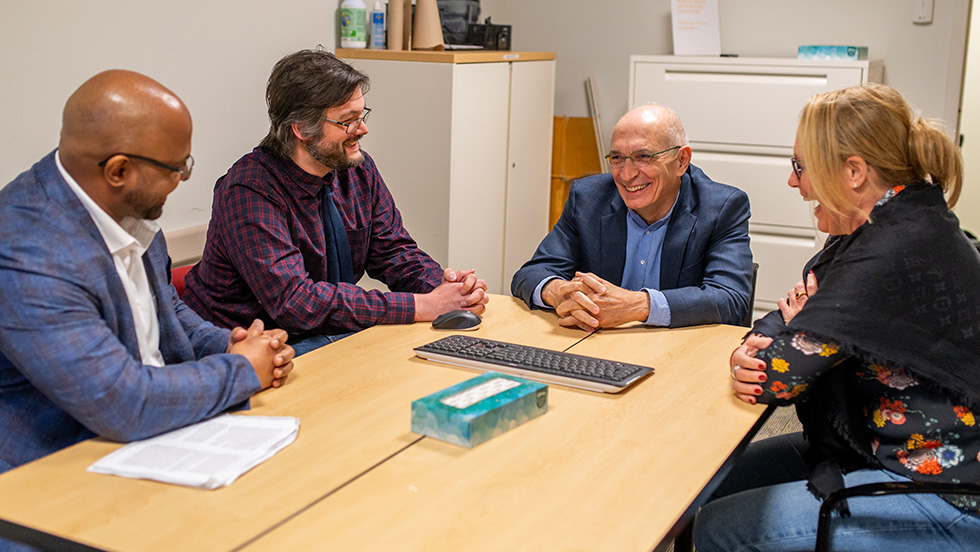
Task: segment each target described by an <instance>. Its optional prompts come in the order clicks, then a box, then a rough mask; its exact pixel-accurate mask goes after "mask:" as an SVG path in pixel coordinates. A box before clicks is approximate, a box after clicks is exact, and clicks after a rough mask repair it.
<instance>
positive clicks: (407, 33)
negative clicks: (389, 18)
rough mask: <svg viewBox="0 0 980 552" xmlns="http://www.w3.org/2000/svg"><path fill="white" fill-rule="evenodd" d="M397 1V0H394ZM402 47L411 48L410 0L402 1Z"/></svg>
mask: <svg viewBox="0 0 980 552" xmlns="http://www.w3.org/2000/svg"><path fill="white" fill-rule="evenodd" d="M394 1H395V2H397V1H398V0H394ZM402 6H403V7H402V12H403V16H402V21H403V22H404V24H403V25H402V48H404V49H406V50H411V49H412V0H405V1H404V2H403V3H402Z"/></svg>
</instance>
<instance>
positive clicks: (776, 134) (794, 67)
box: [630, 60, 866, 148]
mask: <svg viewBox="0 0 980 552" xmlns="http://www.w3.org/2000/svg"><path fill="white" fill-rule="evenodd" d="M865 73H866V69H865V68H862V67H860V66H851V67H841V66H818V65H813V64H809V63H792V62H789V63H787V64H786V65H763V64H759V65H753V64H748V63H717V64H706V63H685V62H684V61H681V60H678V61H676V62H670V63H664V62H659V61H658V62H644V61H639V60H634V67H633V75H632V76H633V82H632V85H633V87H632V89H631V90H630V100H631V103H632V104H638V103H646V102H651V101H654V102H657V103H661V104H664V105H667V106H670V107H671V108H672V109H674V111H676V112H677V113H678V115H680V117H681V120H682V121H684V125H685V127H686V129H687V134H688V137H689V138H690V140H691V142H692V144H693V143H698V144H711V145H714V146H716V147H722V148H727V147H731V146H754V147H758V148H772V147H776V148H787V147H789V148H792V146H793V139H794V137H795V135H796V123H797V116H798V114H799V112H800V109H802V108H803V106H804V105H805V104H806V101H807V99H809V98H810V97H811V96H813V95H814V94H818V93H821V92H827V91H830V90H836V89H838V88H843V87H845V86H851V85H854V84H858V83H861V82H863V81H864V80H866V78H865Z"/></svg>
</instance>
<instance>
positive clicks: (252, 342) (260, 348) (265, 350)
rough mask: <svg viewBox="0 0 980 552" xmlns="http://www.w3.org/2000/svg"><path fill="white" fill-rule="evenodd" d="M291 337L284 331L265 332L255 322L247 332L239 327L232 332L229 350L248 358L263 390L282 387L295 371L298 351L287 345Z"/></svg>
mask: <svg viewBox="0 0 980 552" xmlns="http://www.w3.org/2000/svg"><path fill="white" fill-rule="evenodd" d="M288 338H289V336H288V334H286V331H285V330H282V329H279V328H277V329H274V330H266V329H265V324H264V323H263V322H262V321H261V320H258V319H256V320H253V321H252V325H251V326H249V327H248V329H247V330H246V329H245V328H242V327H241V326H238V327H236V328H235V329H233V330H232V331H231V336H230V337H229V338H228V349H227V351H228V352H229V353H233V354H239V355H242V356H244V357H245V358H247V359H248V361H249V362H250V363H251V364H252V369H253V370H255V375H256V376H258V378H259V382H260V383H261V384H262V389H266V388H268V387H281V386H282V385H283V384H284V383H286V378H288V377H289V373H290V372H292V371H293V355H294V353H295V351H293V348H292V347H290V346H289V345H286V339H288Z"/></svg>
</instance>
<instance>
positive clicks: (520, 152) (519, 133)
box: [502, 61, 555, 294]
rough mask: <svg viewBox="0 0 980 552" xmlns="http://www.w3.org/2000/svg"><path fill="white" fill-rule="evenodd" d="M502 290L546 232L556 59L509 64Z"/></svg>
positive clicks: (508, 287) (506, 286)
mask: <svg viewBox="0 0 980 552" xmlns="http://www.w3.org/2000/svg"><path fill="white" fill-rule="evenodd" d="M510 75H511V78H510V82H511V87H510V131H509V133H508V135H509V139H508V150H507V151H508V159H507V218H506V221H505V222H504V265H503V274H502V281H503V290H502V292H503V293H505V294H506V293H509V292H510V281H511V278H513V276H514V273H515V272H517V269H519V268H520V267H521V265H523V264H524V263H525V262H527V260H528V259H530V258H531V255H533V254H534V250H535V249H537V247H538V244H539V243H540V242H541V240H542V239H544V236H545V234H547V233H548V206H549V203H548V202H549V194H550V176H551V140H552V124H553V115H552V114H553V113H554V111H555V100H554V97H555V95H554V89H555V62H554V61H522V62H515V63H512V64H511V73H510Z"/></svg>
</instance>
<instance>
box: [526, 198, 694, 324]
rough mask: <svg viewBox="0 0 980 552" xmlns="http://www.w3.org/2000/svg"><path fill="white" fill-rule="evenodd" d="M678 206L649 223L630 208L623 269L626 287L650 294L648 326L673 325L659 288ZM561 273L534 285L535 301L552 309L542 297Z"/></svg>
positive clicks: (665, 299)
mask: <svg viewBox="0 0 980 552" xmlns="http://www.w3.org/2000/svg"><path fill="white" fill-rule="evenodd" d="M675 205H677V199H674V205H671V206H670V211H668V212H667V214H666V215H665V216H664V218H662V219H660V220H658V221H656V222H654V223H653V224H647V223H646V221H644V220H643V218H642V217H641V216H640V215H638V214H636V213H635V212H633V211H632V210H627V211H626V266H625V267H624V268H623V283H622V286H620V287H622V288H623V289H629V290H643V291H645V292H647V295H648V296H649V297H650V315H649V316H648V317H647V319H646V322H644V323H645V324H646V325H648V326H670V306H669V305H668V304H667V298H666V297H665V296H664V294H663V293H662V292H661V291H660V290H659V289H657V288H659V287H660V252H661V250H662V249H663V245H664V238H666V237H667V225H668V224H669V223H670V216H671V215H672V214H673V213H674V206H675ZM556 278H557V276H552V277H550V278H545V279H544V280H541V282H540V283H539V284H538V285H537V287H535V288H534V297H533V300H534V304H535V305H537V306H538V307H541V308H552V307H551V306H550V305H547V304H545V302H544V301H543V300H542V299H541V290H542V289H544V286H545V284H547V283H548V282H550V281H551V280H554V279H556Z"/></svg>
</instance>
